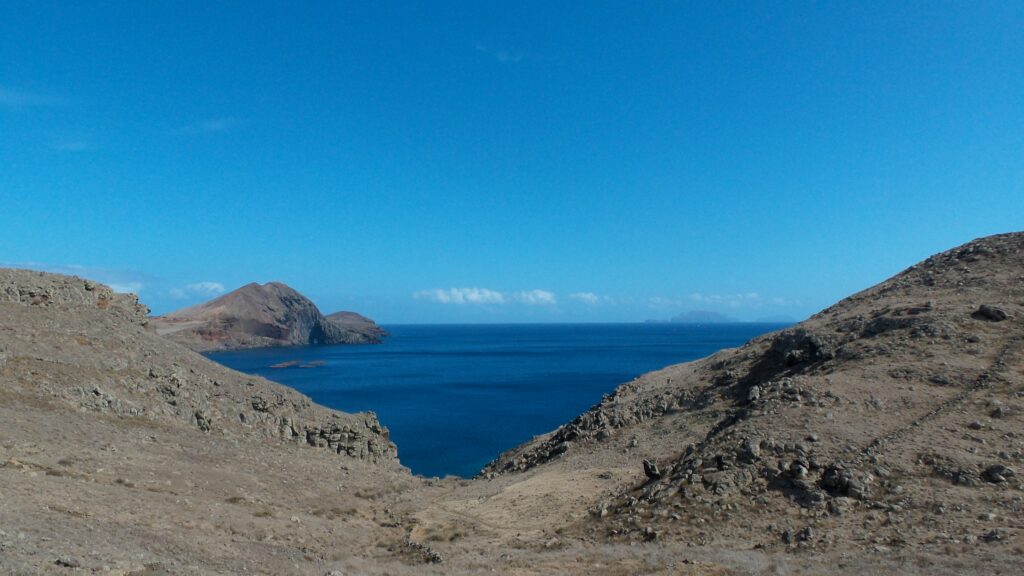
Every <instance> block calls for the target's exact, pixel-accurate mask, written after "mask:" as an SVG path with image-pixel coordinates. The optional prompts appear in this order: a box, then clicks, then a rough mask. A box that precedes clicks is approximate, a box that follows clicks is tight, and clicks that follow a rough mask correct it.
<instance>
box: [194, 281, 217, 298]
mask: <svg viewBox="0 0 1024 576" xmlns="http://www.w3.org/2000/svg"><path fill="white" fill-rule="evenodd" d="M185 290H187V291H188V292H192V293H193V294H204V295H211V294H223V293H224V285H223V284H221V283H220V282H210V281H206V282H196V283H195V284H188V285H186V286H185Z"/></svg>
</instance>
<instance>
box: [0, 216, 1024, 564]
mask: <svg viewBox="0 0 1024 576" xmlns="http://www.w3.org/2000/svg"><path fill="white" fill-rule="evenodd" d="M146 322H147V320H146V318H145V316H144V309H141V308H140V307H139V305H138V304H137V302H135V300H134V299H133V298H131V297H127V296H117V295H114V294H113V293H111V292H110V291H109V289H107V288H105V287H102V286H99V285H96V284H92V283H89V282H88V281H84V280H80V279H76V278H69V277H62V276H53V275H44V274H38V273H29V272H22V271H4V272H2V273H0V422H2V423H3V425H2V426H0V572H3V573H14V574H37V573H54V574H71V573H119V574H140V575H141V574H212V573H216V574H235V573H266V574H317V575H324V574H451V573H470V574H483V573H488V574H491V573H500V574H746V573H771V574H822V573H851V574H852V573H857V574H864V573H868V574H889V573H908V574H965V573H968V574H1018V573H1021V571H1022V570H1024V560H1022V558H1024V511H1022V507H1024V479H1022V469H1024V438H1022V436H1021V435H1022V434H1024V428H1022V423H1024V234H1006V235H1000V236H993V237H989V238H984V239H980V240H977V241H974V242H971V243H969V244H967V245H965V246H962V247H959V248H956V249H953V250H950V251H948V252H945V253H942V254H939V255H936V256H934V257H932V258H929V259H928V260H926V261H924V262H922V263H920V264H917V265H915V266H913V267H911V268H909V269H908V270H906V271H904V272H902V273H901V274H899V275H897V276H895V277H894V278H892V279H890V280H888V281H886V282H883V283H882V284H879V285H878V286H875V287H873V288H870V289H868V290H865V291H863V292H861V293H858V294H856V295H854V296H851V297H850V298H847V299H845V300H843V301H841V302H839V303H837V304H836V305H834V306H832V307H830V308H828V309H826V310H824V311H822V312H821V313H819V314H817V315H815V316H814V317H812V318H810V319H809V320H807V321H806V322H803V323H801V324H799V325H797V326H794V327H792V328H790V329H787V330H784V331H781V332H777V333H774V334H768V335H765V336H762V337H759V338H757V339H755V340H753V341H751V342H750V343H748V344H746V345H745V346H742V347H740V348H737V349H731V350H723V351H721V352H718V353H717V354H714V355H712V356H710V357H708V358H705V359H702V360H698V361H696V362H690V363H686V364H680V365H676V366H670V367H667V368H665V369H663V370H659V371H657V372H652V373H650V374H646V375H643V376H640V377H638V378H637V379H635V380H633V381H632V382H629V383H626V384H623V385H622V386H620V387H619V388H618V389H616V390H615V391H613V392H611V393H609V394H608V395H607V396H606V397H605V398H604V399H603V400H602V401H601V402H600V403H599V404H597V405H595V406H594V407H593V408H592V409H591V410H589V411H587V412H586V413H584V414H582V415H581V416H579V417H578V418H576V419H575V420H573V421H572V422H570V423H567V424H566V425H564V426H562V427H560V428H559V429H557V430H555V431H552V432H550V433H548V434H544V435H542V436H539V437H537V438H535V439H534V440H533V441H532V442H529V443H527V444H526V445H524V446H520V447H518V448H515V449H513V450H510V451H509V452H507V453H505V454H503V455H501V456H500V457H499V458H498V459H496V460H495V461H494V462H493V463H492V464H490V465H489V466H488V467H487V469H485V470H484V471H483V472H482V473H481V475H480V477H478V478H476V479H473V480H462V479H445V480H428V479H422V478H417V477H413V476H411V475H409V474H408V472H407V471H406V470H405V469H403V468H401V466H400V465H398V464H397V462H396V461H395V449H394V447H393V446H391V444H390V443H389V442H388V441H387V435H386V431H385V429H384V428H383V427H382V426H381V425H380V424H378V423H377V422H376V419H374V418H373V417H372V415H346V414H342V413H337V412H334V411H331V410H327V409H324V408H320V407H317V406H315V405H312V404H311V403H310V402H309V401H308V400H307V399H305V398H304V397H303V396H301V395H299V394H297V393H295V392H292V391H289V390H287V389H285V388H283V387H281V386H278V385H276V384H273V383H271V382H267V381H265V380H262V379H259V378H253V377H249V376H244V375H241V374H238V373H236V372H232V371H230V370H227V369H225V368H222V367H220V366H217V365H216V364H213V363H211V362H208V361H206V360H205V359H203V358H202V357H200V356H198V355H196V354H194V353H192V352H190V351H188V350H186V349H184V348H182V347H180V346H178V345H176V344H174V343H173V342H170V341H167V340H164V339H162V338H161V337H159V336H157V335H156V334H155V333H154V332H153V331H152V329H151V328H150V327H147V326H145V323H146ZM165 389H170V390H176V391H177V393H171V392H165V391H164V390H165ZM200 414H201V415H202V416H201V417H200V416H199V415H200ZM364 447H365V450H364V449H363V448H364ZM399 449H400V447H399Z"/></svg>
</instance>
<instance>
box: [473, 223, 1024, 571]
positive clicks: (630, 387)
mask: <svg viewBox="0 0 1024 576" xmlns="http://www.w3.org/2000/svg"><path fill="white" fill-rule="evenodd" d="M1022 312H1024V234H1020V233H1016V234H1005V235H999V236H992V237H988V238H983V239H979V240H976V241H974V242H971V243H969V244H967V245H964V246H961V247H959V248H956V249H953V250H950V251H947V252H944V253H942V254H938V255H936V256H933V257H931V258H928V259H927V260H925V261H923V262H921V263H920V264H917V265H915V266H912V267H911V268H909V269H907V270H905V271H904V272H902V273H900V274H898V275H896V276H895V277H893V278H891V279H889V280H887V281H885V282H883V283H881V284H879V285H877V286H875V287H873V288H870V289H867V290H865V291H863V292H860V293H858V294H855V295H853V296H851V297H849V298H847V299H845V300H843V301H841V302H839V303H837V304H835V305H834V306H831V307H829V308H827V309H825V310H823V311H822V312H820V313H818V314H816V315H814V316H813V317H811V318H810V319H808V320H807V321H805V322H802V323H800V324H798V325H796V326H794V327H791V328H788V329H785V330H782V331H779V332H776V333H772V334H768V335H765V336H762V337H759V338H756V339H754V340H752V341H751V342H749V343H748V344H746V345H744V346H742V347H740V348H737V349H731V350H723V351H721V352H718V353H716V354H714V355H712V356H710V357H708V358H705V359H703V360H699V361H696V362H691V363H687V364H681V365H678V366H672V367H669V368H665V369H663V370H660V371H657V372H654V373H651V374H646V375H644V376H642V377H640V378H638V379H636V380H634V381H633V382H631V383H628V384H625V385H623V386H620V387H619V388H618V389H617V390H615V391H614V392H612V393H611V394H608V395H607V396H605V398H604V399H603V400H602V401H601V402H600V403H599V404H597V405H595V406H594V407H593V408H591V409H590V410H588V411H587V412H585V413H584V414H582V415H580V416H579V417H577V418H576V419H574V420H573V421H572V422H570V423H568V424H566V425H564V426H562V427H560V428H558V429H557V430H555V431H553V432H551V433H549V434H546V435H544V436H541V437H538V438H536V439H535V440H534V441H532V442H530V443H528V444H526V445H524V446H520V447H519V448H516V449H514V450H511V451H509V452H507V453H505V454H503V455H501V456H500V457H499V458H498V459H497V460H495V461H494V462H492V463H491V464H489V465H488V466H487V468H486V469H485V470H484V472H483V473H482V476H484V477H489V478H498V477H501V476H502V475H507V474H509V473H523V472H526V473H531V472H532V473H534V474H538V475H543V474H546V473H550V472H545V470H547V469H552V470H554V469H562V468H572V467H577V466H581V465H586V466H595V465H598V464H599V463H602V462H603V463H604V465H605V466H612V467H614V466H616V465H621V464H622V463H623V462H624V461H629V462H631V466H632V467H633V469H634V472H633V473H632V478H635V479H636V480H635V483H633V484H629V483H625V484H621V485H619V487H618V489H613V490H612V493H611V495H610V496H609V497H607V498H602V499H600V500H598V501H597V502H596V503H595V504H594V505H593V507H592V509H591V512H592V515H591V516H590V518H588V519H586V520H582V521H580V522H579V523H578V524H577V525H576V530H577V531H578V533H579V534H580V535H587V537H603V538H609V539H611V540H612V541H620V540H621V541H631V540H660V541H689V542H700V543H703V544H711V543H718V544H723V543H729V542H736V541H737V538H742V539H745V540H747V541H748V542H750V544H753V545H757V546H758V547H760V548H763V549H788V548H801V549H814V550H818V551H819V552H820V551H821V550H827V549H835V548H837V547H838V548H847V549H850V548H852V549H862V550H863V549H871V550H890V549H892V548H900V549H904V550H906V549H910V548H913V549H915V550H931V551H940V552H941V551H942V550H944V549H946V548H947V547H948V546H951V545H953V546H958V547H960V546H966V547H967V548H968V549H970V548H973V547H975V546H985V547H986V548H985V550H984V552H985V554H989V553H994V552H995V551H996V550H998V549H1000V548H999V547H1000V546H1002V547H1003V548H1001V550H1003V551H1005V552H1009V551H1010V550H1013V549H1014V547H1017V549H1019V547H1020V546H1021V545H1022V544H1024V530H1022V528H1021V526H1022V525H1024V524H1022V521H1024V484H1022V483H1021V481H1020V476H1019V471H1020V470H1021V469H1022V465H1024V436H1022V435H1021V431H1022V430H1024V419H1022V418H1021V416H1020V415H1021V414H1022V411H1024V322H1022V321H1021V320H1020V318H1021V317H1022ZM584 463H585V464H584ZM652 470H656V471H657V474H653V473H652ZM979 518H981V519H983V521H981V522H979ZM958 550H964V549H961V548H958Z"/></svg>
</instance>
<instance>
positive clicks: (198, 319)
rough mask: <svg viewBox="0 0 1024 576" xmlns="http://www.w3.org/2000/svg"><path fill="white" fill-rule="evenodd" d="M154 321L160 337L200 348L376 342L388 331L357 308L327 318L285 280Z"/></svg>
mask: <svg viewBox="0 0 1024 576" xmlns="http://www.w3.org/2000/svg"><path fill="white" fill-rule="evenodd" d="M152 324H153V326H154V327H155V328H156V331H157V333H158V334H160V335H161V336H164V337H166V338H169V339H171V340H174V341H175V342H178V343H179V344H183V345H185V346H186V347H188V348H191V349H192V350H196V351H198V352H207V351H211V350H232V349H237V348H260V347H265V346H299V345H307V344H374V343H379V342H380V341H381V338H382V337H383V336H384V335H385V334H386V333H385V332H384V331H383V330H382V329H381V328H380V327H378V326H377V325H376V324H375V323H374V322H373V321H372V320H370V319H369V318H366V317H364V316H360V315H359V314H356V313H354V312H338V313H335V314H332V315H331V316H329V317H325V316H324V315H323V314H321V313H320V310H319V309H318V308H317V307H316V305H315V304H313V302H311V301H310V300H309V299H308V298H306V297H305V296H303V295H302V294H299V293H298V292H296V291H295V290H294V289H292V288H290V287H288V286H286V285H284V284H282V283H280V282H268V283H266V284H262V285H261V284H256V283H255V282H253V283H251V284H246V285H245V286H242V287H241V288H239V289H237V290H235V291H233V292H229V293H227V294H225V295H223V296H220V297H218V298H215V299H213V300H210V301H209V302H204V303H202V304H198V305H196V306H190V307H188V308H184V309H181V310H178V311H176V312H171V313H170V314H166V315H164V316H159V317H157V318H154V319H153V320H152Z"/></svg>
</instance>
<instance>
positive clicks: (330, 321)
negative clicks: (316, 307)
mask: <svg viewBox="0 0 1024 576" xmlns="http://www.w3.org/2000/svg"><path fill="white" fill-rule="evenodd" d="M324 319H325V320H326V321H325V322H324V323H323V325H324V328H325V332H327V333H328V334H329V335H328V336H327V337H329V338H332V339H334V340H336V341H340V342H344V343H346V344H376V343H378V342H380V341H381V339H383V338H384V337H386V336H387V335H388V333H387V331H385V330H384V329H383V328H381V327H380V326H378V325H377V323H376V322H374V321H373V320H370V319H369V318H367V317H366V316H363V315H362V314H357V313H356V312H335V313H334V314H328V315H327V316H325V317H324Z"/></svg>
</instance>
